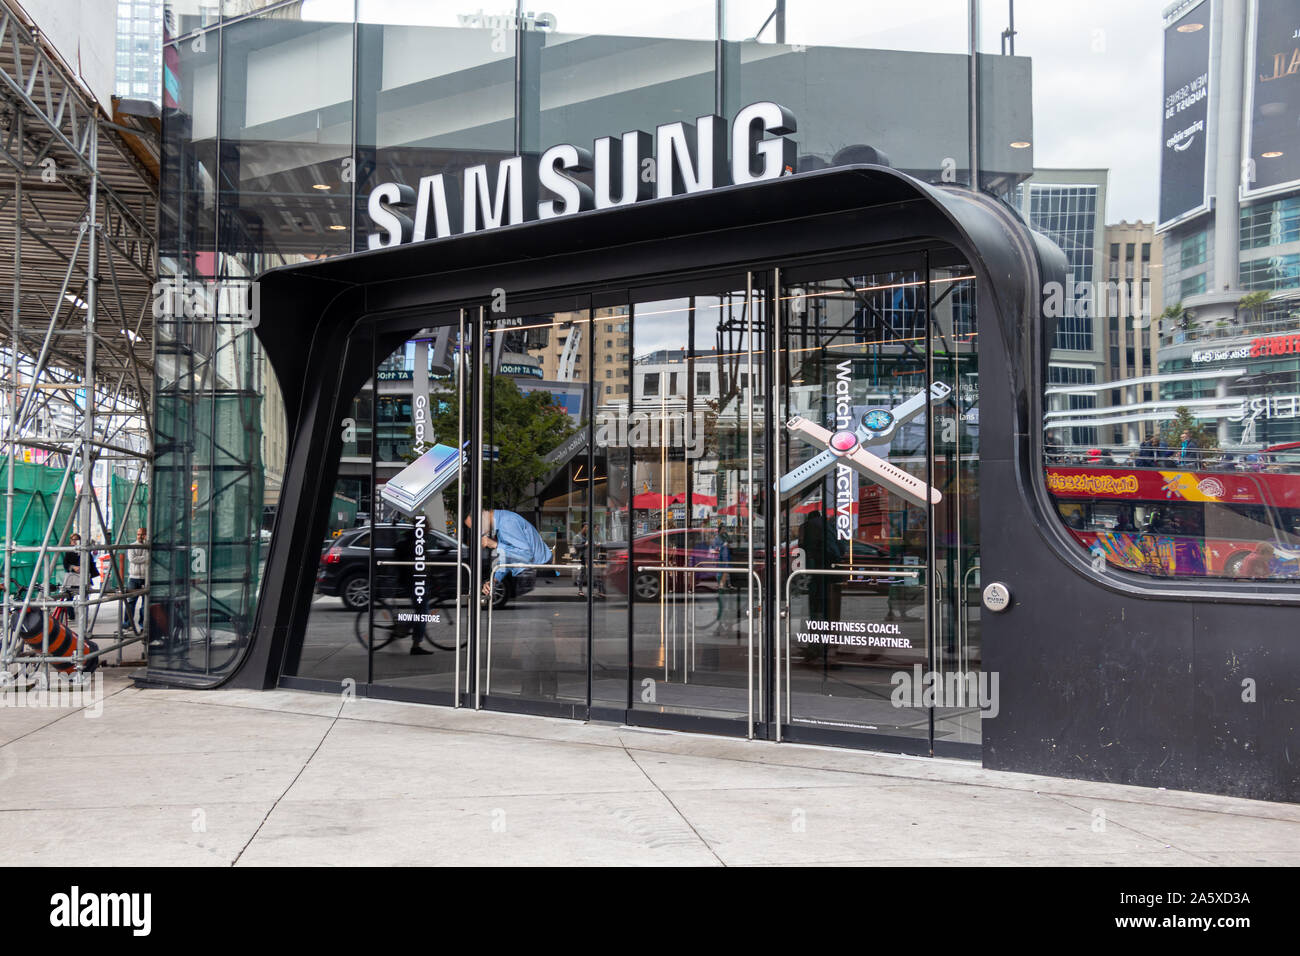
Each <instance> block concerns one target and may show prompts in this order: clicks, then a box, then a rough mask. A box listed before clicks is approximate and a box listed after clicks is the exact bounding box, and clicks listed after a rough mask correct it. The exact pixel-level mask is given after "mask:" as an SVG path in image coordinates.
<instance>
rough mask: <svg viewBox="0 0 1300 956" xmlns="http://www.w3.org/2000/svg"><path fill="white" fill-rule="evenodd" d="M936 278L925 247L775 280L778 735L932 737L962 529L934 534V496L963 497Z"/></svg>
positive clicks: (914, 744) (949, 527)
mask: <svg viewBox="0 0 1300 956" xmlns="http://www.w3.org/2000/svg"><path fill="white" fill-rule="evenodd" d="M933 278H934V277H933V276H931V272H930V268H929V265H928V258H927V256H926V255H925V254H922V253H909V254H905V255H897V256H891V257H888V258H880V259H873V260H854V261H844V262H836V263H828V264H824V265H819V266H812V267H799V268H789V269H783V270H780V273H779V275H778V278H777V288H778V289H779V295H780V305H781V308H780V312H779V317H778V322H779V330H778V332H777V340H778V342H779V345H778V348H777V351H776V354H775V360H776V365H777V369H778V375H779V379H780V386H779V395H780V414H779V423H780V427H779V428H777V429H774V433H773V434H774V438H773V449H774V454H775V456H776V459H777V462H778V463H779V467H778V468H777V471H778V476H777V479H776V487H777V493H778V497H779V506H778V507H779V512H778V515H779V517H778V526H779V528H780V535H779V538H780V542H781V544H780V546H779V547H778V548H777V549H776V553H775V556H774V560H775V561H776V562H777V563H778V569H777V573H776V575H775V578H776V581H777V582H778V586H779V589H780V597H781V602H782V603H781V605H780V607H779V619H778V624H779V627H780V629H781V642H780V646H779V651H778V655H777V673H776V675H775V676H776V681H775V687H776V702H775V703H776V707H775V712H774V718H775V722H776V725H777V734H778V735H779V736H781V737H788V738H791V739H802V740H827V741H834V740H836V739H837V738H839V740H840V742H842V738H843V735H845V734H850V735H875V736H885V737H889V738H891V739H892V740H893V741H894V743H895V745H899V746H901V747H903V748H904V749H910V750H916V751H918V752H928V751H929V750H930V746H931V740H932V734H933V729H932V722H933V716H934V715H933V710H934V707H933V704H934V702H933V699H932V698H928V697H927V696H926V687H927V682H928V681H930V680H931V679H932V676H933V672H934V670H935V667H934V662H935V661H934V658H935V649H936V647H939V646H943V647H947V646H948V645H949V644H950V643H951V638H950V632H951V630H952V627H953V623H952V622H953V618H952V615H951V614H946V615H942V616H941V615H939V614H938V613H937V610H938V608H937V606H936V593H938V592H936V586H937V585H938V579H939V577H940V575H942V577H943V581H944V582H947V581H948V580H950V579H951V577H952V575H953V573H954V571H953V570H952V569H950V568H949V567H948V566H947V565H946V564H944V565H942V566H941V565H940V564H938V563H936V560H935V554H936V546H937V544H942V545H943V547H944V548H945V554H947V553H948V552H949V551H951V548H950V547H949V542H948V538H947V535H948V534H949V533H950V532H951V533H953V534H955V533H956V529H957V525H955V524H953V523H952V521H951V520H949V519H945V521H946V523H945V524H944V525H943V528H942V534H943V535H944V537H943V539H942V541H941V542H936V533H937V532H938V531H940V528H939V527H938V525H937V524H936V509H937V508H938V507H940V506H941V505H942V504H943V503H944V502H945V501H947V500H948V499H949V497H950V496H951V495H952V490H951V488H946V487H945V486H946V483H947V477H946V473H943V472H942V471H941V470H940V469H937V468H936V460H935V451H934V442H935V440H936V438H938V439H940V440H942V439H943V437H944V436H945V435H946V434H947V433H946V432H943V433H940V432H936V422H938V421H941V420H942V419H944V418H945V417H951V416H952V415H953V414H954V405H953V396H954V393H955V388H954V385H953V384H952V383H951V381H949V380H950V379H951V378H952V374H951V373H949V374H946V375H936V374H935V369H934V355H933V347H932V335H933V329H932V305H933V302H934V297H935V296H936V295H937V294H940V293H937V292H936V289H935V283H934V282H933V281H932V280H933ZM945 379H948V380H945ZM945 447H947V446H945ZM952 447H953V448H954V449H955V448H956V447H957V446H956V445H955V444H954V445H953V446H952ZM944 514H945V515H947V512H945V513H944Z"/></svg>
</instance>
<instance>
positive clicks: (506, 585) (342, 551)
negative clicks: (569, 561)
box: [316, 524, 537, 611]
mask: <svg viewBox="0 0 1300 956" xmlns="http://www.w3.org/2000/svg"><path fill="white" fill-rule="evenodd" d="M413 531H414V526H413V525H409V524H381V525H376V526H375V527H374V528H373V529H372V528H352V529H350V530H348V531H344V532H343V533H342V534H341V535H339V537H338V538H336V539H335V540H334V543H333V544H331V545H330V547H329V548H328V549H327V550H325V552H324V553H323V554H322V555H321V559H320V566H319V569H318V570H317V573H316V593H317V594H324V595H328V596H330V597H337V598H338V599H339V600H340V601H342V602H343V606H344V607H345V608H347V609H348V610H351V611H363V610H365V609H366V608H367V607H369V606H370V544H371V538H372V535H373V538H374V553H375V560H376V561H393V560H396V555H397V544H398V542H399V541H400V540H401V536H402V535H403V534H411V533H413ZM424 546H425V560H426V561H428V562H430V563H432V564H435V565H436V564H440V563H442V562H450V561H453V560H454V559H455V555H456V539H455V538H453V537H451V536H450V535H447V534H444V533H442V532H441V531H434V530H433V529H426V530H425V532H424ZM460 553H461V560H463V561H466V562H468V561H469V560H470V554H471V550H470V548H469V547H468V546H466V545H462V546H461V551H460ZM482 564H483V578H484V580H486V579H487V577H488V576H489V575H490V573H491V568H492V559H491V556H490V555H489V554H487V553H484V555H483V558H482ZM375 571H376V575H375V577H376V580H377V581H378V582H379V586H378V590H379V597H380V598H381V599H383V600H398V601H406V600H409V596H408V595H407V593H406V591H405V589H403V588H402V587H401V583H400V580H401V579H400V572H399V569H397V568H392V567H383V566H377V567H376V568H375ZM455 573H456V572H455V568H451V567H431V568H429V569H428V575H427V582H428V589H429V600H430V602H437V601H439V600H444V599H447V598H451V597H452V596H453V595H454V592H455V586H456V578H455ZM502 585H503V586H497V587H494V588H493V589H492V605H493V607H494V608H495V609H496V610H500V609H501V608H503V607H505V606H506V605H507V604H509V603H510V601H511V600H512V599H514V598H516V597H519V596H520V595H523V594H527V593H528V592H529V591H531V590H532V589H533V588H534V587H535V586H536V585H537V573H536V572H535V571H533V570H532V569H531V568H529V569H525V570H524V571H523V573H521V574H518V575H511V574H508V575H506V577H505V579H504V581H503V582H502ZM466 590H468V585H467V587H466Z"/></svg>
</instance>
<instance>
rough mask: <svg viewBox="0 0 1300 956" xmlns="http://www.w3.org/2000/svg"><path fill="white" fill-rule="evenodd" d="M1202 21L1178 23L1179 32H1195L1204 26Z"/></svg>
mask: <svg viewBox="0 0 1300 956" xmlns="http://www.w3.org/2000/svg"><path fill="white" fill-rule="evenodd" d="M1204 26H1205V24H1204V23H1183V24H1179V26H1178V32H1179V33H1195V32H1196V31H1197V30H1200V29H1202V28H1204Z"/></svg>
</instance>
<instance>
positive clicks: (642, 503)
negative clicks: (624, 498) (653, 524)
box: [632, 491, 673, 511]
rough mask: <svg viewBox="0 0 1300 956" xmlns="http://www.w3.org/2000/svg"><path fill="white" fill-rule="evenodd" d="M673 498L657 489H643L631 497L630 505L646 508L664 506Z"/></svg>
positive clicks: (670, 502)
mask: <svg viewBox="0 0 1300 956" xmlns="http://www.w3.org/2000/svg"><path fill="white" fill-rule="evenodd" d="M672 502H673V499H672V498H671V497H669V496H668V495H665V494H661V493H660V492H658V491H643V492H641V494H639V495H636V496H634V497H633V498H632V507H633V508H640V509H641V510H643V511H644V510H648V509H654V508H665V507H667V506H668V505H670V504H672Z"/></svg>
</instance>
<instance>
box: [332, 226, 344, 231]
mask: <svg viewBox="0 0 1300 956" xmlns="http://www.w3.org/2000/svg"><path fill="white" fill-rule="evenodd" d="M346 228H347V226H339V225H333V226H330V229H331V231H333V232H342V231H343V230H344V229H346Z"/></svg>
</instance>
